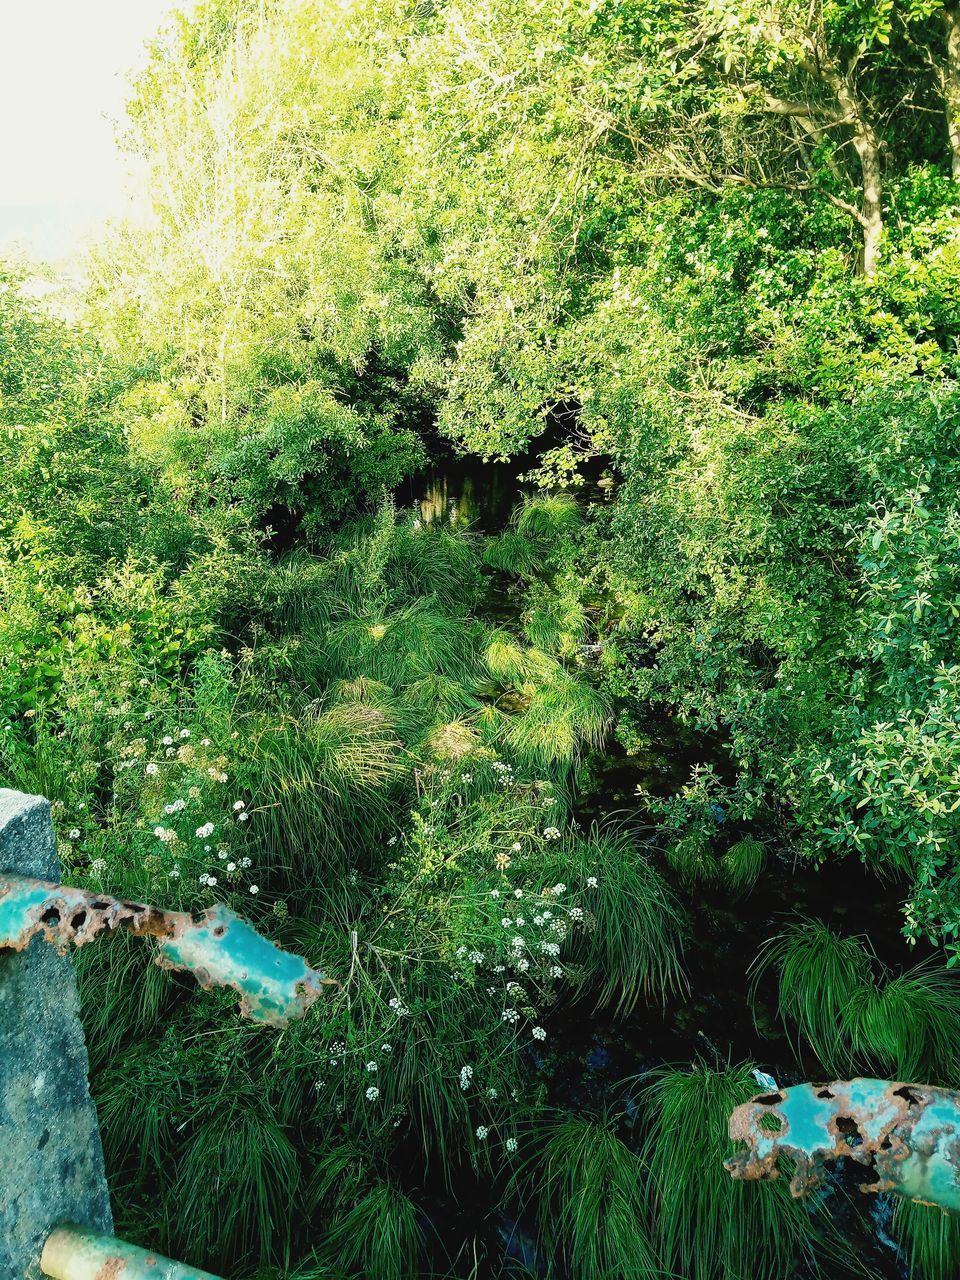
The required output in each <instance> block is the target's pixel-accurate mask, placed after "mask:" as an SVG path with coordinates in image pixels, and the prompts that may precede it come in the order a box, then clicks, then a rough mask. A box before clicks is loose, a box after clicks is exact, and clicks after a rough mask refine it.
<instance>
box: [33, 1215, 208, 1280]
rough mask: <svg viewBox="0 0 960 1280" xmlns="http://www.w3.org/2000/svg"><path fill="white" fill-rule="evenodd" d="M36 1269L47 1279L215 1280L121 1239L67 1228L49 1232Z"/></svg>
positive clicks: (79, 1228)
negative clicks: (38, 1268) (47, 1277)
mask: <svg viewBox="0 0 960 1280" xmlns="http://www.w3.org/2000/svg"><path fill="white" fill-rule="evenodd" d="M40 1269H41V1271H42V1272H43V1273H44V1275H46V1276H49V1277H50V1280H218V1277H217V1276H213V1275H211V1274H210V1272H209V1271H200V1270H199V1269H198V1268H197V1267H187V1266H184V1265H183V1264H182V1263H180V1262H173V1261H171V1259H170V1258H164V1257H162V1256H161V1255H160V1254H159V1253H152V1252H150V1251H148V1250H146V1249H139V1248H138V1247H137V1246H136V1245H133V1244H127V1243H126V1241H125V1240H117V1239H115V1238H114V1237H113V1236H104V1235H99V1234H98V1233H97V1232H95V1231H87V1230H85V1229H83V1228H81V1227H69V1226H64V1227H57V1228H56V1230H54V1231H51V1232H50V1235H49V1236H48V1237H47V1241H46V1243H45V1245H44V1246H43V1253H42V1255H41V1257H40Z"/></svg>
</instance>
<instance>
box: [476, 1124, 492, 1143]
mask: <svg viewBox="0 0 960 1280" xmlns="http://www.w3.org/2000/svg"><path fill="white" fill-rule="evenodd" d="M489 1132H490V1130H489V1129H488V1128H487V1126H486V1125H485V1124H480V1125H477V1137H478V1138H479V1139H480V1141H481V1142H483V1140H484V1138H486V1136H487V1134H488V1133H489Z"/></svg>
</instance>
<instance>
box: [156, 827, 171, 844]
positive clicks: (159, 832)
mask: <svg viewBox="0 0 960 1280" xmlns="http://www.w3.org/2000/svg"><path fill="white" fill-rule="evenodd" d="M153 834H154V835H155V836H156V837H157V839H158V840H162V841H163V843H164V844H174V843H175V842H176V839H177V833H176V832H175V831H174V830H172V828H170V827H154V828H153Z"/></svg>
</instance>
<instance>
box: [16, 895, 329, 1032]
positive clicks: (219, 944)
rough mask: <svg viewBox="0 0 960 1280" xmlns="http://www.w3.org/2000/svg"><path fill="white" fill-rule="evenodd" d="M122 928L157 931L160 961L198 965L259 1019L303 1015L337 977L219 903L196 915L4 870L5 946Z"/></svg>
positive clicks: (76, 940)
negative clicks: (236, 994) (312, 965)
mask: <svg viewBox="0 0 960 1280" xmlns="http://www.w3.org/2000/svg"><path fill="white" fill-rule="evenodd" d="M121 928H122V929H126V930H128V931H129V932H131V933H134V934H137V935H139V936H143V935H148V936H151V937H154V938H156V939H158V941H159V944H160V946H159V954H158V956H157V963H158V964H159V965H161V966H163V967H164V968H167V969H182V970H186V971H188V972H190V973H192V974H193V975H194V977H195V978H196V979H197V981H198V982H199V983H200V985H201V986H203V987H204V988H206V989H207V990H210V989H211V988H212V987H231V988H233V990H235V991H237V992H239V993H240V996H241V1000H240V1011H241V1013H243V1014H244V1015H245V1016H246V1017H248V1018H251V1019H252V1020H253V1021H255V1022H267V1023H271V1024H273V1025H274V1026H283V1025H285V1024H286V1023H287V1022H289V1021H290V1019H291V1018H299V1017H302V1016H303V1015H304V1014H305V1013H306V1011H307V1010H308V1009H309V1008H310V1006H311V1005H312V1004H313V1003H314V1002H315V1001H316V1000H317V999H318V998H319V996H320V993H321V992H322V990H323V988H324V987H325V986H335V985H336V984H335V983H334V982H333V980H332V979H330V978H327V977H325V976H324V975H323V974H322V973H320V972H318V971H317V970H316V969H311V968H310V966H309V965H308V964H307V962H306V961H305V960H304V959H303V958H302V957H301V956H295V955H291V954H290V952H287V951H282V950H281V949H280V948H279V947H277V946H275V945H274V944H273V943H272V942H270V941H269V940H268V939H267V938H264V937H263V936H262V935H261V934H259V933H257V931H256V929H254V928H253V926H252V925H250V924H248V923H247V921H245V920H243V919H241V917H240V916H238V915H236V914H235V913H234V912H233V911H231V910H230V909H229V908H228V907H225V906H223V905H221V904H216V905H214V906H212V907H210V908H209V909H208V910H207V911H205V912H204V913H203V914H202V915H201V916H199V917H197V918H195V917H193V916H191V915H189V914H188V913H187V912H182V911H162V910H160V909H158V908H157V907H150V906H144V905H141V904H140V903H136V902H125V901H123V900H121V899H118V898H110V897H106V896H102V895H100V896H98V895H97V894H94V893H91V892H89V891H88V890H86V889H76V888H70V887H69V886H67V885H59V884H49V883H47V882H46V881H42V880H30V879H27V878H25V877H22V876H14V875H0V950H2V949H4V948H10V949H12V950H14V951H22V950H23V949H24V947H26V946H27V944H28V943H29V942H30V940H31V938H33V937H36V936H40V937H43V938H45V939H46V941H48V942H50V943H52V944H53V945H54V946H56V947H57V948H58V949H59V950H60V951H61V952H64V951H66V949H67V948H68V947H69V946H71V945H72V946H77V947H82V946H84V945H85V944H86V943H88V942H90V941H92V939H94V938H95V937H97V935H98V934H100V933H101V932H103V931H104V930H107V931H112V930H115V929H121Z"/></svg>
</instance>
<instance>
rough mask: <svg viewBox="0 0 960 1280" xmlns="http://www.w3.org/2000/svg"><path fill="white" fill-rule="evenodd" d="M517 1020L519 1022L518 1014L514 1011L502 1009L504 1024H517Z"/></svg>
mask: <svg viewBox="0 0 960 1280" xmlns="http://www.w3.org/2000/svg"><path fill="white" fill-rule="evenodd" d="M519 1020H520V1015H519V1013H517V1011H516V1009H504V1011H503V1021H504V1022H509V1023H514V1022H519Z"/></svg>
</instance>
